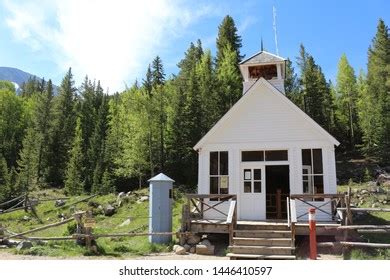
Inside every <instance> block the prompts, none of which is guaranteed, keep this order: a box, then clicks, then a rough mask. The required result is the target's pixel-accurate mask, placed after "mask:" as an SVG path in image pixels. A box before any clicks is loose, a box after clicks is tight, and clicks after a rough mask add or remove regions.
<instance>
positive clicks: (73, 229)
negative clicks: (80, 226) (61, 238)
mask: <svg viewBox="0 0 390 280" xmlns="http://www.w3.org/2000/svg"><path fill="white" fill-rule="evenodd" d="M76 230H77V224H76V223H69V224H68V225H67V226H66V230H65V233H64V235H65V236H66V235H72V234H74V233H76Z"/></svg>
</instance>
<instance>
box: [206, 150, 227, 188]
mask: <svg viewBox="0 0 390 280" xmlns="http://www.w3.org/2000/svg"><path fill="white" fill-rule="evenodd" d="M228 193H229V153H228V152H227V151H219V152H210V194H228Z"/></svg>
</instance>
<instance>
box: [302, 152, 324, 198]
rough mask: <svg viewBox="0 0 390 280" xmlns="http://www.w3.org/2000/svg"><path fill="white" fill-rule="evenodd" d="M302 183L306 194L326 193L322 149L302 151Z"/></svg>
mask: <svg viewBox="0 0 390 280" xmlns="http://www.w3.org/2000/svg"><path fill="white" fill-rule="evenodd" d="M302 183H303V193H304V194H323V193H324V171H323V163H322V149H302Z"/></svg>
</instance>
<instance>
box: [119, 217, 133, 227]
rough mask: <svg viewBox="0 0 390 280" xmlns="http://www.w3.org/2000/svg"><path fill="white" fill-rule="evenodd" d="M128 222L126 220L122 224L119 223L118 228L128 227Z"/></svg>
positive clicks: (128, 220)
mask: <svg viewBox="0 0 390 280" xmlns="http://www.w3.org/2000/svg"><path fill="white" fill-rule="evenodd" d="M130 222H131V220H130V219H126V220H125V221H124V222H123V223H121V224H120V225H119V226H120V227H124V226H128V225H130Z"/></svg>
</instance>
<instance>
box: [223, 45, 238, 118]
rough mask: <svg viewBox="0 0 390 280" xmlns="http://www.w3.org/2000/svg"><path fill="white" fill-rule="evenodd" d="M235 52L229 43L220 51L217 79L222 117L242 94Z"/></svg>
mask: <svg viewBox="0 0 390 280" xmlns="http://www.w3.org/2000/svg"><path fill="white" fill-rule="evenodd" d="M236 61H237V52H236V51H234V50H233V49H232V48H231V46H230V45H227V47H226V48H225V49H224V50H223V51H222V56H221V60H220V62H219V67H218V68H217V81H218V92H219V104H220V107H219V114H220V117H222V116H223V115H224V114H225V113H226V112H227V111H228V110H229V109H230V108H231V107H232V106H233V105H234V104H235V103H236V102H237V101H238V99H240V97H241V95H242V79H241V74H240V71H239V69H238V66H237V64H235V63H236Z"/></svg>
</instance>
